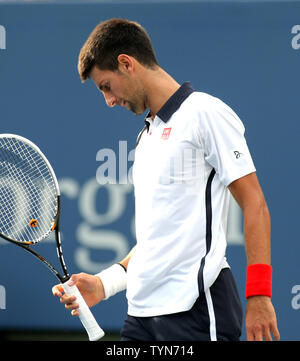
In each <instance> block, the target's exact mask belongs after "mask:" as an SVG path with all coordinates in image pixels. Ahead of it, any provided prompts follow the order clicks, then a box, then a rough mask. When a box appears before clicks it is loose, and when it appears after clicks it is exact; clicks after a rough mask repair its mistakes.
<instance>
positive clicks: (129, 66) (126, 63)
mask: <svg viewBox="0 0 300 361" xmlns="http://www.w3.org/2000/svg"><path fill="white" fill-rule="evenodd" d="M118 63H119V70H121V71H123V72H125V73H132V72H133V71H134V59H133V57H132V56H129V55H127V54H120V55H119V56H118Z"/></svg>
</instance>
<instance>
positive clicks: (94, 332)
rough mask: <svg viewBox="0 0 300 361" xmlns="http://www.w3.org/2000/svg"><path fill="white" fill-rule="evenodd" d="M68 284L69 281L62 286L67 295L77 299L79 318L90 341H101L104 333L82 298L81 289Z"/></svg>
mask: <svg viewBox="0 0 300 361" xmlns="http://www.w3.org/2000/svg"><path fill="white" fill-rule="evenodd" d="M67 283H68V281H67V282H65V283H63V284H62V286H63V288H64V291H65V293H66V294H67V295H69V296H75V297H76V301H75V302H76V303H78V304H79V308H78V311H79V318H80V321H81V323H82V324H83V326H84V328H85V329H86V332H87V334H88V336H89V340H90V341H97V340H99V339H100V338H101V337H103V336H104V331H103V330H102V329H101V327H100V326H99V325H98V323H97V321H96V320H95V318H94V316H93V314H92V312H91V310H90V309H89V307H88V305H87V304H86V302H85V300H84V298H83V297H82V295H81V293H80V292H79V289H78V288H77V286H76V285H73V286H69V285H68V284H67Z"/></svg>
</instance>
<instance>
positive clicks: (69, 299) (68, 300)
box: [60, 294, 76, 304]
mask: <svg viewBox="0 0 300 361" xmlns="http://www.w3.org/2000/svg"><path fill="white" fill-rule="evenodd" d="M74 301H76V297H75V296H69V295H66V294H64V295H63V296H61V298H60V303H64V304H72V303H73V302H74Z"/></svg>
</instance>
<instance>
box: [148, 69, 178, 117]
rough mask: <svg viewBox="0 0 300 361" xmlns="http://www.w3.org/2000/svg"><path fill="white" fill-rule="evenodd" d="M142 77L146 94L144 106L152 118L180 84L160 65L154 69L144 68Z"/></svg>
mask: <svg viewBox="0 0 300 361" xmlns="http://www.w3.org/2000/svg"><path fill="white" fill-rule="evenodd" d="M142 79H143V85H144V89H145V95H146V99H145V106H146V107H147V108H148V109H149V110H150V113H151V115H152V117H153V118H154V117H155V115H156V113H157V112H158V111H159V110H160V109H161V108H162V106H163V105H164V104H165V103H166V102H167V100H168V99H169V98H170V97H171V96H172V95H173V94H174V93H175V92H176V91H177V90H178V89H179V88H180V84H178V83H177V82H176V81H175V80H174V79H173V78H172V77H171V76H170V75H169V74H168V73H167V72H165V71H164V70H163V69H162V68H160V67H157V68H156V69H155V70H149V69H146V70H145V74H143V78H142Z"/></svg>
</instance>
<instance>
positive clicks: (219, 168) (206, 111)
mask: <svg viewBox="0 0 300 361" xmlns="http://www.w3.org/2000/svg"><path fill="white" fill-rule="evenodd" d="M244 133H245V128H244V125H243V123H242V121H241V120H240V118H239V117H238V115H237V114H236V113H235V112H234V111H233V110H232V109H231V108H230V107H229V106H227V105H226V104H225V103H223V102H222V101H221V100H219V99H217V98H214V97H210V99H209V101H207V102H206V103H205V105H204V106H203V107H201V111H200V116H199V122H198V134H199V136H200V138H201V140H200V141H201V144H202V147H204V157H205V160H206V161H207V162H208V163H209V164H210V165H211V166H212V167H213V168H214V169H215V171H216V173H217V174H218V176H219V178H220V181H221V182H222V183H223V184H224V185H225V186H228V185H229V184H230V183H232V182H233V181H234V180H236V179H239V178H241V177H243V176H245V175H247V174H250V173H253V172H255V171H256V169H255V166H254V163H253V160H252V157H251V154H250V151H249V149H248V145H247V142H246V139H245V137H244Z"/></svg>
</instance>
